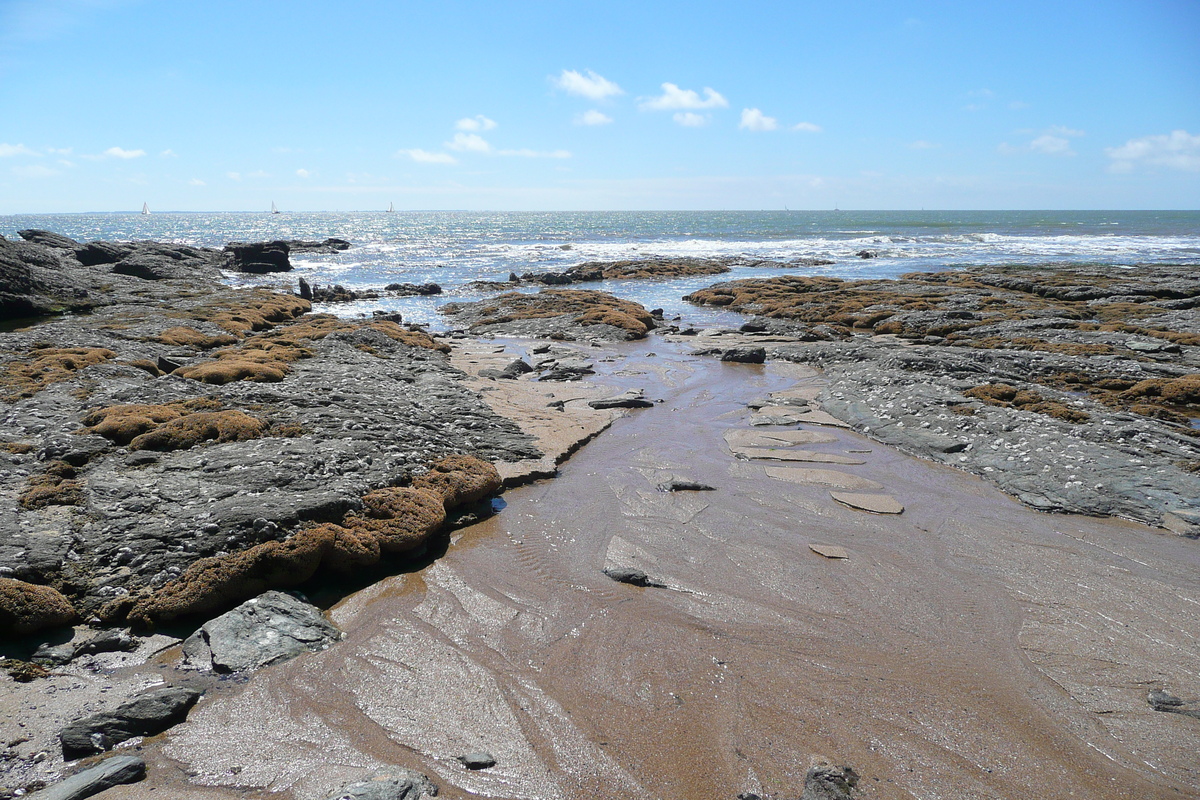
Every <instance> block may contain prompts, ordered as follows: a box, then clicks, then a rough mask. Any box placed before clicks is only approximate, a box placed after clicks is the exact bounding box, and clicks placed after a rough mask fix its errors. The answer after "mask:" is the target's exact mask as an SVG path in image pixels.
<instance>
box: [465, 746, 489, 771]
mask: <svg viewBox="0 0 1200 800" xmlns="http://www.w3.org/2000/svg"><path fill="white" fill-rule="evenodd" d="M457 759H458V761H459V763H460V764H462V765H463V766H464V767H466V768H467V769H488V768H490V767H494V766H496V759H495V758H493V757H492V754H491V753H487V752H484V751H482V750H478V751H476V752H473V753H464V754H463V755H461V756H457Z"/></svg>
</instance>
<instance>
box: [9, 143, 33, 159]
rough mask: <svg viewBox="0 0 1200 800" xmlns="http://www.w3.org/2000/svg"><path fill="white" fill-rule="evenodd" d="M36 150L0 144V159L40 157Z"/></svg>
mask: <svg viewBox="0 0 1200 800" xmlns="http://www.w3.org/2000/svg"><path fill="white" fill-rule="evenodd" d="M40 155H41V153H39V152H38V151H36V150H31V149H29V148H28V147H26V146H25V145H23V144H3V143H0V158H12V157H13V156H40Z"/></svg>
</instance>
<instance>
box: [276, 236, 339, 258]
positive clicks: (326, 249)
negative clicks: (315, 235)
mask: <svg viewBox="0 0 1200 800" xmlns="http://www.w3.org/2000/svg"><path fill="white" fill-rule="evenodd" d="M284 244H286V245H287V246H288V250H289V251H290V252H292V253H313V254H317V253H340V252H341V251H343V250H349V249H350V246H351V245H350V242H348V241H346V240H345V239H335V238H333V237H332V236H331V237H329V238H327V239H326V240H325V241H323V242H316V241H310V240H307V239H288V240H287V241H286V242H284Z"/></svg>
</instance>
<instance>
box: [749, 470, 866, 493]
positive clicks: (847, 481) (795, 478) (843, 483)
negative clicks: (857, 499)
mask: <svg viewBox="0 0 1200 800" xmlns="http://www.w3.org/2000/svg"><path fill="white" fill-rule="evenodd" d="M767 475H768V476H769V477H772V478H775V479H776V480H781V481H790V482H792V483H806V484H809V485H812V486H832V487H834V488H835V489H860V490H864V489H865V490H870V489H882V488H883V486H882V484H878V483H876V482H875V481H872V480H867V479H866V478H860V477H859V476H857V475H850V474H849V473H846V472H838V471H837V470H834V469H807V468H804V467H767Z"/></svg>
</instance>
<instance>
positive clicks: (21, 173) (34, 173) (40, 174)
mask: <svg viewBox="0 0 1200 800" xmlns="http://www.w3.org/2000/svg"><path fill="white" fill-rule="evenodd" d="M12 173H13V175H16V176H17V177H18V178H50V177H53V176H55V175H57V174H59V173H58V170H56V169H50V167H43V166H42V165H41V164H29V165H28V166H23V167H13V168H12Z"/></svg>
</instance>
